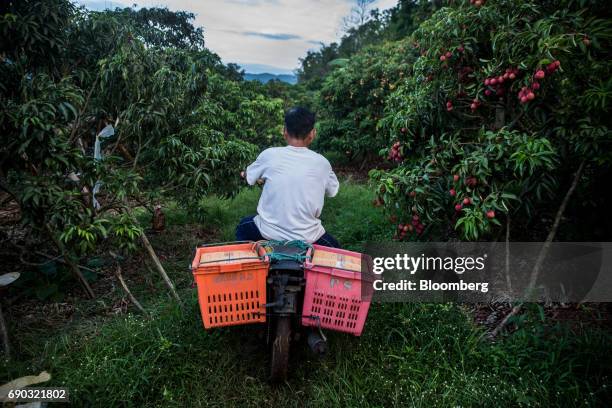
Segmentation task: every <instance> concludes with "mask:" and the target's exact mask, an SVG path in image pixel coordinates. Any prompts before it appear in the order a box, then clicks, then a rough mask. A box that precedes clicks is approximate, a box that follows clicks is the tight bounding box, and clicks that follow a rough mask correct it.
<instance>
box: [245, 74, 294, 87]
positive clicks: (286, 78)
mask: <svg viewBox="0 0 612 408" xmlns="http://www.w3.org/2000/svg"><path fill="white" fill-rule="evenodd" d="M244 79H246V80H247V81H259V82H261V83H263V84H265V83H266V82H268V81H272V80H273V79H278V80H279V81H283V82H287V83H288V84H295V83H297V77H296V76H295V75H288V74H278V75H277V74H269V73H267V72H265V73H263V74H251V73H249V72H245V74H244Z"/></svg>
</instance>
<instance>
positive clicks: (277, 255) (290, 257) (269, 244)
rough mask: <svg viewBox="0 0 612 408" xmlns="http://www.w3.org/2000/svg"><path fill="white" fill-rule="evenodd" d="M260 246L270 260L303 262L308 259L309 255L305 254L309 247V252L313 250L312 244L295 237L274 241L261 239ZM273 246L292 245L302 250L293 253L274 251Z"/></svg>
mask: <svg viewBox="0 0 612 408" xmlns="http://www.w3.org/2000/svg"><path fill="white" fill-rule="evenodd" d="M261 246H262V247H263V248H264V249H265V250H266V253H267V255H268V258H270V261H296V262H304V261H307V260H308V261H309V260H310V256H307V255H306V254H307V253H308V250H309V249H310V250H311V252H312V251H314V249H313V247H312V245H310V244H309V243H307V242H304V241H300V240H297V239H296V240H293V241H275V240H269V241H263V242H261ZM275 246H285V247H293V248H297V249H301V250H302V251H301V252H298V253H295V254H285V253H283V252H276V251H275V250H274V247H275Z"/></svg>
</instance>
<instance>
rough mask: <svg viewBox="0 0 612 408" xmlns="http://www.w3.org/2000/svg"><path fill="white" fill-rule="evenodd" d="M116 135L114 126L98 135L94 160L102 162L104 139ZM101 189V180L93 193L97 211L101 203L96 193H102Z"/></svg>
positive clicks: (106, 127)
mask: <svg viewBox="0 0 612 408" xmlns="http://www.w3.org/2000/svg"><path fill="white" fill-rule="evenodd" d="M114 134H115V128H114V127H113V125H106V126H105V127H104V129H102V130H101V131H100V133H98V134H97V135H96V144H95V145H94V160H102V158H103V156H102V139H106V138H107V137H111V136H113V135H114ZM100 187H102V182H101V181H100V180H98V181H96V184H95V185H94V188H93V191H92V194H91V196H92V202H93V206H94V208H95V209H96V210H97V209H99V208H100V203H99V202H98V200H96V193H97V192H98V191H100Z"/></svg>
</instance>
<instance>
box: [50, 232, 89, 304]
mask: <svg viewBox="0 0 612 408" xmlns="http://www.w3.org/2000/svg"><path fill="white" fill-rule="evenodd" d="M45 228H46V230H47V233H48V234H49V236H50V237H51V240H52V241H53V243H55V246H56V247H57V249H58V250H59V252H60V254H62V256H63V257H64V260H65V261H66V265H68V267H69V268H70V270H71V271H72V273H73V274H74V275H75V276H76V277H77V279H78V280H79V281H80V282H81V285H82V286H83V288H84V289H85V292H86V293H87V295H88V296H89V297H90V298H91V299H94V298H95V297H96V295H95V293H94V291H93V290H92V289H91V286H89V282H87V279H85V277H84V276H83V274H82V273H81V270H80V269H79V267H78V265H77V264H76V263H75V262H74V261H73V260H72V258H71V257H70V255H69V254H68V253H67V252H66V248H65V247H64V244H62V242H61V241H60V240H59V239H58V238H57V237H56V236H55V234H54V233H53V230H52V229H51V227H50V226H49V224H45Z"/></svg>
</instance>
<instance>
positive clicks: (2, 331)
mask: <svg viewBox="0 0 612 408" xmlns="http://www.w3.org/2000/svg"><path fill="white" fill-rule="evenodd" d="M0 335H2V348H3V350H4V355H5V357H6V359H7V360H10V359H11V346H10V344H9V337H8V328H7V327H6V322H5V321H4V315H3V314H2V305H0Z"/></svg>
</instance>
